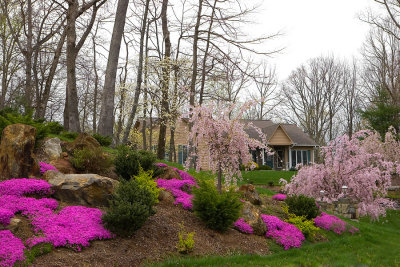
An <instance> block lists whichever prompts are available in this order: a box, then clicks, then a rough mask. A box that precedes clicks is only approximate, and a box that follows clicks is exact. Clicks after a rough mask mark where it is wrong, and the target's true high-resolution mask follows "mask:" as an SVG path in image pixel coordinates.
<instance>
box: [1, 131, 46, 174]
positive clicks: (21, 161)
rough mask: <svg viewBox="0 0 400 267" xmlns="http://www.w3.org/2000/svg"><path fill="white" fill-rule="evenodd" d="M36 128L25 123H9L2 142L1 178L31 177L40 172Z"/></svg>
mask: <svg viewBox="0 0 400 267" xmlns="http://www.w3.org/2000/svg"><path fill="white" fill-rule="evenodd" d="M35 136H36V128H35V127H32V126H29V125H25V124H12V125H8V126H7V127H6V128H4V130H3V135H2V137H1V144H0V180H7V179H10V178H29V177H33V176H36V175H39V174H40V171H39V170H40V169H39V164H38V162H37V160H36V157H35V154H34V149H35Z"/></svg>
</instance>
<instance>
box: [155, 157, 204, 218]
mask: <svg viewBox="0 0 400 267" xmlns="http://www.w3.org/2000/svg"><path fill="white" fill-rule="evenodd" d="M158 164H159V165H157V166H161V167H165V166H167V165H166V164H164V163H158ZM161 164H162V165H161ZM164 165H165V166H164ZM173 169H174V170H176V171H177V172H178V173H179V175H180V176H181V179H175V178H174V179H170V180H167V179H157V180H156V183H157V187H159V188H164V189H165V190H167V191H169V192H171V193H172V195H173V196H174V197H175V202H174V204H175V205H178V204H181V205H182V207H183V208H184V209H186V210H191V209H192V208H193V204H192V198H193V195H192V194H190V193H188V192H187V191H189V192H191V189H192V187H193V186H197V183H196V179H195V178H194V177H193V176H191V175H190V174H188V173H187V172H185V171H182V170H179V169H176V168H173Z"/></svg>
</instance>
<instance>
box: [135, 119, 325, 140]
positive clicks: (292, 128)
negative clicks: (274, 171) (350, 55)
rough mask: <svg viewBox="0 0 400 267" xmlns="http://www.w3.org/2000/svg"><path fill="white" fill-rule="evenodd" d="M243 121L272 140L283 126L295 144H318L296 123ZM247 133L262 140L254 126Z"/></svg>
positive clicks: (139, 123)
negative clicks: (256, 128) (257, 129)
mask: <svg viewBox="0 0 400 267" xmlns="http://www.w3.org/2000/svg"><path fill="white" fill-rule="evenodd" d="M152 119H153V127H155V126H158V123H159V119H158V118H152ZM142 120H143V119H140V118H139V119H138V120H137V121H136V124H135V128H136V129H139V128H141V121H142ZM146 121H147V125H149V124H150V120H149V118H147V119H146ZM182 121H184V122H186V123H187V122H188V120H187V119H182ZM240 122H241V123H243V124H245V126H248V125H249V123H252V124H253V126H255V127H258V128H260V129H261V131H262V132H263V133H264V134H265V135H266V138H267V141H269V140H271V138H272V137H273V136H274V134H275V133H276V132H277V129H278V128H279V126H280V127H281V128H282V130H283V132H284V133H285V134H286V135H287V137H288V138H289V139H290V140H291V141H292V145H293V146H318V144H317V143H315V142H314V141H313V140H312V139H311V138H310V137H309V136H308V135H307V134H306V133H304V132H303V131H302V130H301V129H300V128H299V127H297V125H295V124H286V123H274V122H273V121H271V120H240ZM245 131H246V133H247V134H248V135H249V137H250V138H254V139H257V140H260V141H261V138H260V136H259V134H258V132H257V131H256V130H255V129H254V128H253V127H245Z"/></svg>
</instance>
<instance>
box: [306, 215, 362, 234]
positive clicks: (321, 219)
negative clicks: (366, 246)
mask: <svg viewBox="0 0 400 267" xmlns="http://www.w3.org/2000/svg"><path fill="white" fill-rule="evenodd" d="M314 224H315V226H317V227H319V228H322V229H325V230H328V231H333V232H335V233H337V234H338V235H340V234H342V233H344V232H350V233H352V234H354V233H356V232H358V231H359V230H358V229H357V228H356V227H354V226H351V225H349V224H348V223H346V222H345V221H343V220H341V219H339V218H338V217H336V216H334V215H329V214H326V213H325V212H322V213H321V216H318V217H316V218H315V219H314Z"/></svg>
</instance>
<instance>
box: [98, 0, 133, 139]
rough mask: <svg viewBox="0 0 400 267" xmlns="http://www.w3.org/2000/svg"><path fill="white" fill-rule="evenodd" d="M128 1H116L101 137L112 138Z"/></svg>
mask: <svg viewBox="0 0 400 267" xmlns="http://www.w3.org/2000/svg"><path fill="white" fill-rule="evenodd" d="M128 4H129V0H118V6H117V13H116V14H115V22H114V29H113V33H112V38H111V43H110V50H109V55H108V62H107V69H106V78H105V80H104V89H103V98H102V104H101V112H100V118H99V129H98V132H99V134H101V135H103V136H112V135H113V129H114V121H115V117H114V96H115V80H116V76H117V67H118V59H119V52H120V49H121V41H122V35H123V33H124V27H125V20H126V12H127V9H128Z"/></svg>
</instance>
